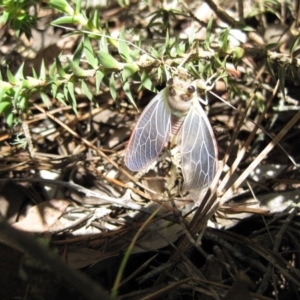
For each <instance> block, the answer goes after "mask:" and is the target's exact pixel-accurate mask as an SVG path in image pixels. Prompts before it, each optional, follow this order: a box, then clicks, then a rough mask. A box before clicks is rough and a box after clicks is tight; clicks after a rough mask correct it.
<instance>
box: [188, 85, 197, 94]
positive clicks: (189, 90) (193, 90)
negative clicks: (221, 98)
mask: <svg viewBox="0 0 300 300" xmlns="http://www.w3.org/2000/svg"><path fill="white" fill-rule="evenodd" d="M187 91H188V92H189V93H190V94H193V93H195V91H196V89H195V87H194V86H193V85H191V86H189V87H188V88H187Z"/></svg>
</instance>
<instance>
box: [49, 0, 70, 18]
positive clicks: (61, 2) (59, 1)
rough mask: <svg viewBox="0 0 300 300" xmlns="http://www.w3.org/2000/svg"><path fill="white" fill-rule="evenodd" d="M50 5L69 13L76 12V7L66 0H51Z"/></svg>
mask: <svg viewBox="0 0 300 300" xmlns="http://www.w3.org/2000/svg"><path fill="white" fill-rule="evenodd" d="M48 5H50V6H51V7H52V8H54V9H56V10H58V11H60V12H62V13H65V14H67V15H71V16H72V15H74V13H75V12H74V9H73V8H72V7H71V6H70V5H69V4H68V2H67V1H66V0H49V2H48Z"/></svg>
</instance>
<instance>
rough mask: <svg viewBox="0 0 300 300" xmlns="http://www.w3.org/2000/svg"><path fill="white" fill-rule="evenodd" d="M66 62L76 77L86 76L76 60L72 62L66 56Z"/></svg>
mask: <svg viewBox="0 0 300 300" xmlns="http://www.w3.org/2000/svg"><path fill="white" fill-rule="evenodd" d="M68 62H69V64H70V68H71V70H72V72H73V73H74V75H76V76H77V77H85V76H86V72H85V70H84V69H82V68H80V67H79V66H78V64H77V63H76V62H74V61H73V60H71V59H69V58H68Z"/></svg>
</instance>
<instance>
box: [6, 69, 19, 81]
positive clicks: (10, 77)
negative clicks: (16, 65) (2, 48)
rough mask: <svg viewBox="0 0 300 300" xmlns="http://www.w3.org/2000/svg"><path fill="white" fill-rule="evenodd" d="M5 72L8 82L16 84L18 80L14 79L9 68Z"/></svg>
mask: <svg viewBox="0 0 300 300" xmlns="http://www.w3.org/2000/svg"><path fill="white" fill-rule="evenodd" d="M6 74H7V78H8V81H9V83H11V84H13V85H15V84H17V82H18V81H17V80H16V78H15V76H14V75H13V74H12V73H11V71H10V69H7V70H6Z"/></svg>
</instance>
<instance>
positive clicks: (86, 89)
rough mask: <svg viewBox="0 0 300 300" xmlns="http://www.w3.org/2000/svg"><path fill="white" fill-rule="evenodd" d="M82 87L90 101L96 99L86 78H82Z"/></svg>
mask: <svg viewBox="0 0 300 300" xmlns="http://www.w3.org/2000/svg"><path fill="white" fill-rule="evenodd" d="M81 88H82V91H83V92H84V94H85V95H86V96H87V97H88V99H89V100H90V101H93V100H94V96H93V94H92V93H91V91H90V90H89V88H88V86H87V84H86V83H85V81H84V80H81Z"/></svg>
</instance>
